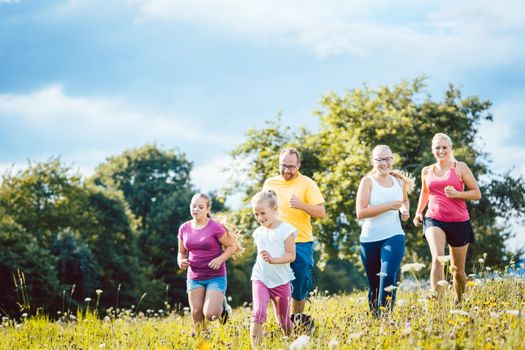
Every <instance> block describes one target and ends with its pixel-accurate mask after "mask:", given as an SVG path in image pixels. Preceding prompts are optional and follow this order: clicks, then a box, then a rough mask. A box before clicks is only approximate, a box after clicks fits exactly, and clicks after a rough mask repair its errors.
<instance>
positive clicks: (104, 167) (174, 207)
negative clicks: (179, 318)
mask: <svg viewBox="0 0 525 350" xmlns="http://www.w3.org/2000/svg"><path fill="white" fill-rule="evenodd" d="M191 168H192V163H191V162H189V161H188V160H187V159H186V157H185V155H184V154H182V153H176V152H175V151H174V150H162V149H160V148H158V147H157V146H156V145H150V144H148V145H145V146H143V147H140V148H137V149H133V150H126V151H124V152H123V153H122V154H121V155H118V156H113V157H109V158H108V159H107V161H106V162H105V163H103V164H101V165H100V166H99V167H98V168H97V170H96V172H95V175H93V177H92V178H91V179H90V180H89V181H90V183H92V184H93V185H94V186H97V187H98V188H101V189H106V190H113V191H117V192H120V193H122V196H123V198H124V199H125V201H126V202H127V203H128V205H129V208H130V210H131V212H132V213H133V215H134V217H135V218H136V219H137V220H138V222H139V229H140V237H139V245H140V247H141V250H142V254H143V258H144V260H145V261H146V262H147V263H148V264H149V265H150V266H152V270H153V278H154V279H156V280H157V281H159V282H161V283H165V284H168V285H169V286H170V288H169V299H170V301H181V300H183V299H185V294H184V277H183V276H182V274H178V273H177V271H178V266H177V263H176V257H177V243H178V239H177V234H178V227H179V225H180V224H181V223H182V222H183V221H185V220H187V219H188V218H189V210H188V206H189V202H190V199H191V196H192V185H191V182H190V171H191ZM174 287H175V288H174ZM163 301H164V300H159V299H156V300H155V302H156V303H157V304H158V303H161V302H163Z"/></svg>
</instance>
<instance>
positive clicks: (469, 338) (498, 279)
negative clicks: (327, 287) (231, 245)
mask: <svg viewBox="0 0 525 350" xmlns="http://www.w3.org/2000/svg"><path fill="white" fill-rule="evenodd" d="M404 274H405V275H408V276H411V275H413V274H415V272H413V273H412V274H411V273H410V272H405V273H404ZM405 281H407V282H411V283H407V282H403V283H402V284H401V285H400V287H399V289H398V292H397V303H396V308H395V309H394V311H393V312H392V313H391V314H388V315H384V316H382V317H380V318H374V317H371V316H370V315H369V313H368V312H367V310H368V306H367V300H366V294H365V293H364V292H358V293H352V294H349V295H326V294H325V293H322V292H316V293H314V295H313V296H312V298H311V300H312V303H311V305H310V310H309V311H308V313H309V314H311V315H313V317H314V319H315V322H316V326H317V327H316V329H315V331H314V332H313V333H311V334H309V335H301V336H299V335H296V334H294V335H292V336H290V337H289V338H286V337H284V336H282V335H281V333H280V332H279V330H278V328H277V324H276V322H275V318H274V316H273V310H271V309H269V310H268V316H269V317H268V321H267V326H266V327H267V328H266V336H265V338H264V340H263V343H262V344H261V348H265V349H389V348H394V349H525V278H524V277H523V276H521V277H520V276H518V275H514V274H509V273H508V272H507V273H505V274H500V273H498V272H497V271H496V272H493V271H491V272H490V275H489V274H488V272H487V271H484V272H483V273H482V274H481V276H480V275H479V274H478V276H473V275H471V276H469V282H468V285H467V292H466V294H465V300H464V302H463V303H462V304H461V305H456V304H455V303H454V299H453V291H452V290H451V286H450V285H448V286H446V287H445V288H447V290H446V292H445V294H444V296H443V299H442V300H436V299H433V298H429V296H428V291H427V290H426V289H424V288H419V287H418V282H417V279H413V278H407V279H405ZM96 314H97V312H96V311H94V310H93V308H92V309H91V311H89V310H88V312H80V311H79V312H77V313H76V314H75V315H67V314H66V315H62V317H61V319H60V320H58V321H50V320H49V319H48V318H46V317H45V316H34V317H23V318H22V320H21V321H15V320H12V319H8V318H6V317H4V318H3V319H2V325H1V327H0V348H1V349H157V350H160V349H249V348H250V342H249V326H250V306H249V305H245V306H244V307H238V308H236V309H234V312H233V316H232V318H231V319H230V320H229V321H228V323H227V324H226V325H225V326H222V325H220V324H219V323H218V322H213V323H211V324H209V329H208V330H209V333H207V334H203V335H200V336H199V335H198V336H196V337H193V336H192V334H191V333H192V324H191V317H190V315H188V311H187V310H186V311H185V314H184V315H180V314H177V313H168V312H166V311H164V310H156V311H154V310H144V312H141V311H139V312H133V310H118V313H117V312H114V310H113V312H111V310H110V314H113V315H114V316H112V317H109V316H106V317H104V318H101V317H97V315H96Z"/></svg>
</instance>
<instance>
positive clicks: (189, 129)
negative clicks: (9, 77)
mask: <svg viewBox="0 0 525 350" xmlns="http://www.w3.org/2000/svg"><path fill="white" fill-rule="evenodd" d="M0 118H1V119H7V118H11V119H16V120H17V122H18V123H24V124H25V125H26V127H27V128H29V129H31V130H37V131H39V133H40V134H41V135H42V137H48V138H56V137H64V138H66V139H68V140H73V141H76V142H81V141H82V140H86V139H89V140H91V143H93V144H95V143H96V142H100V143H101V144H103V145H106V146H113V147H115V146H117V147H126V146H127V145H128V142H130V141H131V143H132V144H137V143H138V144H143V143H146V142H157V141H160V142H163V141H167V140H173V139H181V140H187V141H188V140H189V141H206V142H212V143H215V142H217V143H218V142H223V141H224V136H220V135H218V134H214V133H209V132H206V131H204V130H203V129H201V127H200V126H199V125H198V124H196V123H193V122H192V121H191V120H192V119H191V117H189V116H175V115H169V114H166V113H158V112H155V111H147V110H141V109H140V108H139V107H135V106H130V105H126V104H123V103H122V102H120V101H117V100H111V99H106V98H100V97H95V98H93V97H72V96H68V95H66V94H65V93H64V91H63V88H62V86H61V85H51V86H47V87H45V88H43V89H41V90H38V91H36V92H32V93H29V94H26V95H16V94H1V95H0ZM56 130H60V135H57V133H56Z"/></svg>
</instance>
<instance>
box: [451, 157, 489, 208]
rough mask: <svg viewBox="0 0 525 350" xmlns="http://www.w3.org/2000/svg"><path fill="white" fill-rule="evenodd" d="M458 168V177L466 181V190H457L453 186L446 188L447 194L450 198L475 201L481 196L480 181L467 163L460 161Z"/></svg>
mask: <svg viewBox="0 0 525 350" xmlns="http://www.w3.org/2000/svg"><path fill="white" fill-rule="evenodd" d="M457 170H459V174H458V177H459V178H460V179H461V181H463V182H464V183H465V186H466V187H467V190H466V191H457V190H456V189H455V188H453V187H452V186H450V187H446V188H445V195H446V196H447V197H448V198H459V199H464V200H471V201H475V200H478V199H480V198H481V191H480V190H479V186H478V182H477V181H476V178H475V177H474V174H472V171H471V170H470V168H469V167H468V165H467V164H465V163H463V162H458V164H457Z"/></svg>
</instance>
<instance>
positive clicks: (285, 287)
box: [250, 190, 297, 347]
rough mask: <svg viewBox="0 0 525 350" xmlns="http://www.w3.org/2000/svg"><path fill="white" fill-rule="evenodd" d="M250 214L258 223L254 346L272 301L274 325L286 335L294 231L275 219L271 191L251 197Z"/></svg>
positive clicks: (253, 278)
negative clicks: (276, 324) (275, 321)
mask: <svg viewBox="0 0 525 350" xmlns="http://www.w3.org/2000/svg"><path fill="white" fill-rule="evenodd" d="M252 209H253V215H254V216H255V219H256V220H257V222H258V223H259V224H261V226H260V227H258V228H257V229H256V230H255V232H254V233H253V239H254V241H255V245H256V246H257V260H256V261H255V265H254V266H253V272H252V277H251V280H252V295H253V311H252V318H251V326H250V339H251V344H252V346H254V347H255V346H257V345H258V344H259V343H260V341H261V339H262V333H263V327H264V323H265V322H266V309H267V308H268V303H269V301H270V299H271V300H272V302H273V306H274V311H275V317H276V319H277V323H278V324H279V326H280V327H281V329H282V330H283V332H284V334H285V335H288V334H289V333H290V331H291V329H292V321H291V319H290V301H291V292H292V291H291V286H290V281H291V280H293V279H294V275H293V272H292V269H291V268H290V263H291V262H293V261H294V260H295V236H297V230H296V229H295V228H294V227H293V226H292V225H290V224H288V223H286V222H282V221H280V220H279V219H278V218H277V195H276V193H275V191H273V190H265V191H261V192H258V193H257V194H256V195H255V196H253V198H252Z"/></svg>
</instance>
